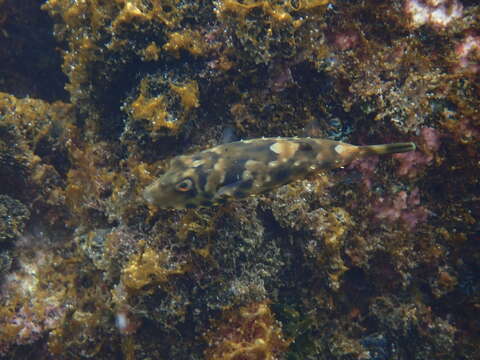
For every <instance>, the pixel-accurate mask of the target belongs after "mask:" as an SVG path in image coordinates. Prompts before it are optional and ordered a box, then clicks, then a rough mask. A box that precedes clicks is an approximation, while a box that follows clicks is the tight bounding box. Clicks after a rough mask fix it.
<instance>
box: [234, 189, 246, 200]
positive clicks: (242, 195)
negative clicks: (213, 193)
mask: <svg viewBox="0 0 480 360" xmlns="http://www.w3.org/2000/svg"><path fill="white" fill-rule="evenodd" d="M233 196H234V197H236V198H238V199H242V198H245V197H247V196H248V194H247V193H246V192H244V191H241V190H237V191H235V192H234V193H233Z"/></svg>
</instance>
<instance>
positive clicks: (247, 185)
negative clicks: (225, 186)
mask: <svg viewBox="0 0 480 360" xmlns="http://www.w3.org/2000/svg"><path fill="white" fill-rule="evenodd" d="M252 185H253V179H250V180H246V181H242V182H241V183H240V186H239V188H240V189H242V190H250V189H251V188H252Z"/></svg>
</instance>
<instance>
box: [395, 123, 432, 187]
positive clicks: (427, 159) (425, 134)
mask: <svg viewBox="0 0 480 360" xmlns="http://www.w3.org/2000/svg"><path fill="white" fill-rule="evenodd" d="M440 138H441V136H440V133H439V132H438V130H436V129H434V128H430V127H425V128H423V129H422V130H421V131H420V136H419V140H418V143H417V144H418V148H419V150H417V151H412V152H408V153H404V154H396V155H394V158H396V159H397V160H399V161H400V167H399V168H398V170H397V174H398V175H400V176H408V177H410V178H413V177H416V176H417V175H418V174H419V172H420V171H422V170H423V169H424V168H425V167H427V166H428V165H430V164H431V163H432V160H433V159H434V156H435V153H436V152H437V151H438V149H439V148H440Z"/></svg>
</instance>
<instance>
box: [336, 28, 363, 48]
mask: <svg viewBox="0 0 480 360" xmlns="http://www.w3.org/2000/svg"><path fill="white" fill-rule="evenodd" d="M332 42H333V45H334V46H335V48H337V49H339V50H341V51H344V50H348V49H352V48H354V47H356V46H357V45H358V44H359V42H360V36H359V35H358V33H357V32H355V31H345V32H340V33H337V34H334V35H333V39H332Z"/></svg>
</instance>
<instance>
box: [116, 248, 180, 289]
mask: <svg viewBox="0 0 480 360" xmlns="http://www.w3.org/2000/svg"><path fill="white" fill-rule="evenodd" d="M169 262H170V253H169V252H168V251H160V252H158V251H155V250H154V249H152V248H147V249H146V250H145V251H144V252H143V253H141V254H138V255H134V256H132V257H131V259H130V261H129V262H128V263H127V265H126V266H125V267H124V268H123V270H122V283H123V285H124V286H125V288H126V289H127V291H129V292H137V291H139V290H142V289H143V288H144V287H145V286H147V285H158V284H161V283H165V282H167V281H168V278H169V276H171V275H175V274H183V273H185V269H184V268H183V267H181V266H178V264H177V266H176V267H172V268H168V266H169V265H170V264H169Z"/></svg>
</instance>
